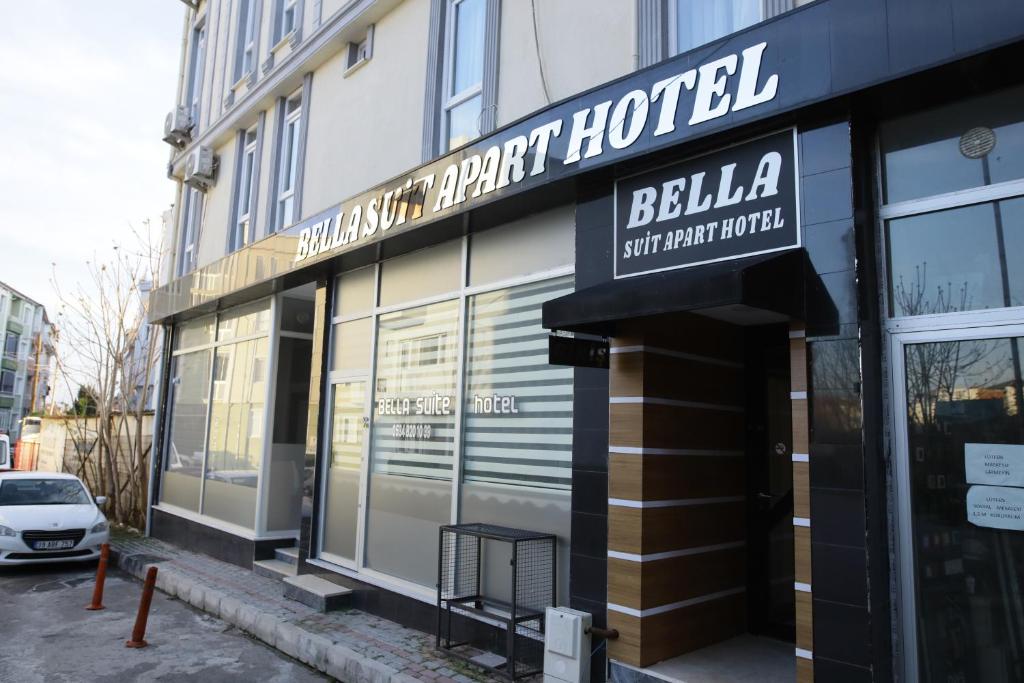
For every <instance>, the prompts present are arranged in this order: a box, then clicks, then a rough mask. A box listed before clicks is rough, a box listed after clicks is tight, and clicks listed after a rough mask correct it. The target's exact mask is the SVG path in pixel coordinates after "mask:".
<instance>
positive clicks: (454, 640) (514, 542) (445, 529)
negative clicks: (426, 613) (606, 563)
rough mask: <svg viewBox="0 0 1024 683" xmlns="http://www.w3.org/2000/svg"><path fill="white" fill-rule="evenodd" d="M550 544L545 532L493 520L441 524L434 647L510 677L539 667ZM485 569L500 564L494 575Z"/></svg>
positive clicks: (548, 598)
mask: <svg viewBox="0 0 1024 683" xmlns="http://www.w3.org/2000/svg"><path fill="white" fill-rule="evenodd" d="M556 544H557V538H556V537H555V536H554V535H552V534H546V533H537V532H534V531H527V530H524V529H512V528H509V527H503V526H497V525H493V524H454V525H448V526H442V527H441V529H440V535H439V539H438V568H437V576H438V582H437V647H438V648H442V649H445V650H447V651H448V652H450V653H451V654H453V655H455V656H457V657H460V658H462V659H465V660H467V661H470V662H472V663H474V664H476V665H478V666H482V667H484V668H487V669H490V670H492V671H494V672H495V673H498V674H500V675H502V676H504V677H506V678H509V679H511V680H516V679H518V678H522V677H524V676H529V675H532V674H535V673H539V672H540V671H541V670H542V669H543V663H544V610H545V609H546V608H547V607H551V606H554V604H555V585H556V581H555V579H556V567H557V548H556ZM505 558H507V562H508V564H507V567H508V569H507V572H508V573H507V575H504V571H505V570H504V562H503V560H505ZM485 567H486V568H489V569H490V570H492V571H494V570H495V569H496V568H498V567H500V568H501V569H500V571H498V572H497V573H498V574H500V575H499V576H496V577H494V576H485V574H486V573H487V572H486V570H485ZM484 586H489V587H490V590H487V589H485V588H484ZM501 586H504V587H505V588H504V589H503V588H501ZM481 649H483V650H490V651H491V652H492V653H493V654H488V653H486V652H482V651H481Z"/></svg>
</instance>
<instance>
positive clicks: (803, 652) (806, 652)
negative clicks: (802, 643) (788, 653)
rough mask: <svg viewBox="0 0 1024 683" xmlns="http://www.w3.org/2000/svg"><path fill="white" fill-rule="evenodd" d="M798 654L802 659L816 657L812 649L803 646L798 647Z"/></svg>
mask: <svg viewBox="0 0 1024 683" xmlns="http://www.w3.org/2000/svg"><path fill="white" fill-rule="evenodd" d="M796 656H797V657H799V658H800V659H814V654H813V653H812V652H811V651H810V650H805V649H803V648H802V647H798V648H796Z"/></svg>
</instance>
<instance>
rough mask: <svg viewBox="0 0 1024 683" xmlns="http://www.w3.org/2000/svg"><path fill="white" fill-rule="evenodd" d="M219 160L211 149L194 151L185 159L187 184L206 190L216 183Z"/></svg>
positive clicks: (203, 148) (204, 148) (202, 148)
mask: <svg viewBox="0 0 1024 683" xmlns="http://www.w3.org/2000/svg"><path fill="white" fill-rule="evenodd" d="M216 174H217V159H216V158H215V157H214V156H213V150H212V149H210V148H209V147H200V148H199V149H196V150H193V151H192V152H191V153H190V154H189V155H188V158H187V159H185V182H186V183H187V184H188V186H189V187H193V188H195V189H197V190H205V189H207V188H209V187H213V184H214V182H215V181H216Z"/></svg>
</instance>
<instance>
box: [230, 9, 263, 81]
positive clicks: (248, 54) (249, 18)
mask: <svg viewBox="0 0 1024 683" xmlns="http://www.w3.org/2000/svg"><path fill="white" fill-rule="evenodd" d="M257 2H259V0H241V1H240V2H239V5H238V21H237V22H236V31H237V33H236V34H235V82H236V83H238V82H240V81H241V80H242V79H243V78H247V77H249V76H250V75H253V74H255V73H256V65H257V63H258V62H259V54H258V45H257V42H258V41H257V35H256V29H257V23H258V22H257V15H258V14H259V12H258V11H257V6H256V3H257Z"/></svg>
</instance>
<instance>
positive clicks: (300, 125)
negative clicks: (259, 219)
mask: <svg viewBox="0 0 1024 683" xmlns="http://www.w3.org/2000/svg"><path fill="white" fill-rule="evenodd" d="M312 79H313V74H312V73H307V74H306V76H305V78H304V79H303V84H302V86H300V87H299V88H297V89H296V90H294V91H292V93H291V94H289V95H288V96H286V97H281V98H279V99H278V103H277V108H276V115H275V117H274V118H275V127H276V131H275V135H274V154H273V160H272V166H273V176H272V177H271V184H270V187H271V191H270V197H269V198H268V207H267V232H268V233H274V232H279V231H281V230H283V229H285V228H287V227H289V226H291V225H294V224H295V223H297V222H299V221H300V220H301V219H302V187H303V179H304V175H305V173H304V171H305V165H306V140H307V138H308V134H309V95H310V88H311V86H312ZM295 101H297V102H298V104H297V106H296V108H295V109H294V110H293V111H291V112H289V111H288V106H289V104H290V103H292V102H295ZM293 131H294V133H293ZM293 135H294V147H293V149H291V155H288V154H287V152H288V144H289V143H290V142H292V140H291V139H290V138H291V137H292V136H293ZM286 162H287V163H286ZM293 169H294V174H292V173H291V172H292V170H293ZM289 179H290V180H291V181H292V182H291V187H289V188H288V189H285V184H286V183H287V182H288V180H289ZM289 200H291V216H289V220H288V221H287V222H286V221H285V216H284V207H285V206H286V202H288V201H289Z"/></svg>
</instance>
